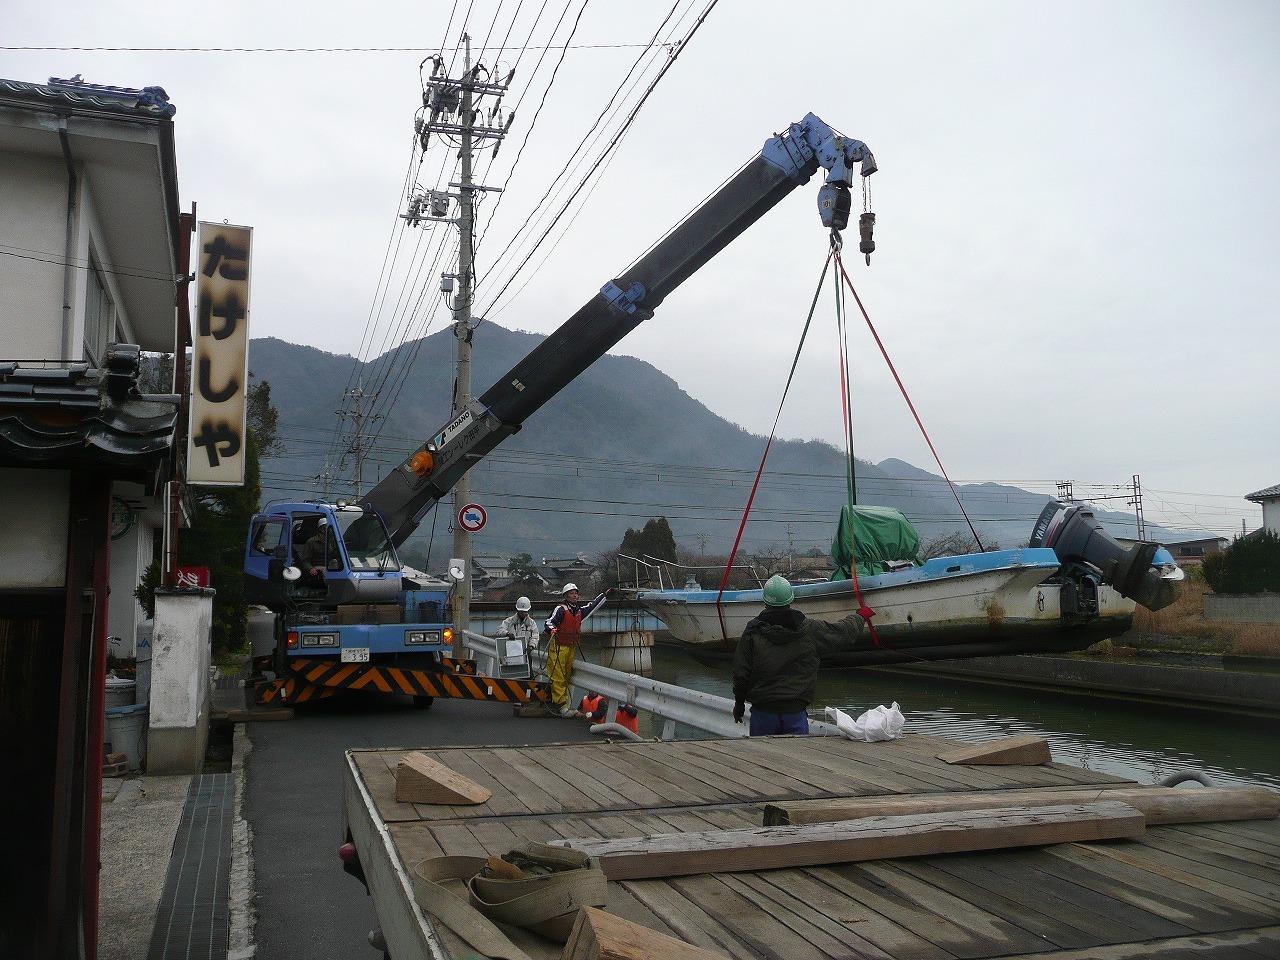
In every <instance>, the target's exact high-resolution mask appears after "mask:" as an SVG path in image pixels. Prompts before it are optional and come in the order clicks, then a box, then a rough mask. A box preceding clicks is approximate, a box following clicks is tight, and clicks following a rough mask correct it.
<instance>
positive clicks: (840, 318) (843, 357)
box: [831, 230, 882, 647]
mask: <svg viewBox="0 0 1280 960" xmlns="http://www.w3.org/2000/svg"><path fill="white" fill-rule="evenodd" d="M840 248H841V243H840V234H838V233H837V232H835V231H834V230H833V231H832V232H831V255H832V256H833V257H834V258H835V259H836V262H837V263H839V262H840ZM835 296H836V331H837V334H838V336H837V339H838V340H839V342H840V347H839V352H840V400H841V406H842V408H843V409H842V411H841V412H842V414H843V417H844V442H845V497H846V499H847V503H846V507H845V510H844V511H843V512H842V515H841V517H840V526H839V527H838V528H837V533H836V536H838V537H843V536H846V522H845V521H846V520H847V521H848V523H847V536H848V543H849V579H850V580H851V581H853V595H854V597H855V598H857V601H858V610H857V613H858V616H860V617H862V620H863V622H864V623H866V625H867V630H868V631H869V632H870V634H871V640H872V642H873V643H874V644H875V645H876V646H877V647H879V646H882V644H881V643H880V637H879V635H878V634H877V633H876V627H875V624H874V623H872V622H871V618H872V617H874V616H875V615H876V612H875V611H874V610H872V609H871V608H870V607H869V606H867V602H866V600H864V599H863V598H862V585H861V584H860V583H859V582H858V551H857V549H856V548H857V540H856V538H855V537H854V531H853V508H854V505H855V504H857V502H858V485H857V475H856V472H855V470H854V463H855V461H854V455H853V402H852V396H853V391H852V390H851V389H850V383H851V381H850V378H849V329H848V324H847V323H846V321H845V309H844V288H843V287H841V285H840V283H839V282H838V281H837V283H836V285H835Z"/></svg>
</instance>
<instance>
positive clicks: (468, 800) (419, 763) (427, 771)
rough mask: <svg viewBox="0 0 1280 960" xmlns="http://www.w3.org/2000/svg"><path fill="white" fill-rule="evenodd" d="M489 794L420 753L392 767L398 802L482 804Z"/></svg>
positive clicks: (410, 754) (408, 756)
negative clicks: (394, 768)
mask: <svg viewBox="0 0 1280 960" xmlns="http://www.w3.org/2000/svg"><path fill="white" fill-rule="evenodd" d="M491 796H493V791H492V790H490V789H489V788H488V787H482V786H480V784H478V783H476V782H475V781H474V780H469V779H467V778H466V777H464V776H463V775H462V774H460V773H458V772H456V771H454V770H450V769H449V768H448V767H446V766H445V765H444V764H443V763H440V762H439V761H437V760H432V759H431V758H430V757H428V756H427V755H426V754H423V753H407V754H405V756H404V759H402V760H401V761H400V762H399V763H398V764H396V799H397V800H399V801H401V802H402V803H448V804H475V803H484V802H485V801H486V800H488V799H489V798H490V797H491Z"/></svg>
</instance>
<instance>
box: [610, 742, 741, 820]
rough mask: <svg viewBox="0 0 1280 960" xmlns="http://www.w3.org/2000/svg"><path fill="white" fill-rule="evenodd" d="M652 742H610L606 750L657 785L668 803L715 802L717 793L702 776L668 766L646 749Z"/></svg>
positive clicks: (646, 780) (650, 782) (647, 780)
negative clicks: (709, 787)
mask: <svg viewBox="0 0 1280 960" xmlns="http://www.w3.org/2000/svg"><path fill="white" fill-rule="evenodd" d="M648 746H649V744H647V743H645V744H634V745H632V744H610V745H609V747H608V748H606V751H605V752H606V753H608V754H609V755H610V756H611V757H615V756H616V757H617V758H618V760H619V761H620V762H622V763H625V764H626V765H627V767H628V768H629V769H630V770H631V771H633V773H634V774H635V775H636V776H638V777H642V778H643V779H644V781H645V782H646V783H648V784H650V785H651V786H654V787H656V788H657V789H658V792H659V793H661V794H662V795H663V797H665V798H666V799H667V801H668V803H679V804H682V805H692V804H701V803H713V802H715V794H714V793H713V792H712V791H709V790H708V789H707V784H706V782H705V781H703V780H700V779H699V778H698V777H696V776H694V775H693V774H692V773H691V772H690V771H688V770H680V769H678V768H676V767H670V766H666V765H664V764H662V763H659V762H658V761H657V760H656V759H654V757H653V755H652V753H651V752H650V751H649V750H647V749H645V748H647V747H648Z"/></svg>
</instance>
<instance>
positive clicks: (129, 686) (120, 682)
mask: <svg viewBox="0 0 1280 960" xmlns="http://www.w3.org/2000/svg"><path fill="white" fill-rule="evenodd" d="M137 689H138V685H137V683H136V682H134V681H133V680H129V679H127V678H125V677H107V706H108V707H131V706H133V700H134V695H135V693H136V691H137Z"/></svg>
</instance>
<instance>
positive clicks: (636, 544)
mask: <svg viewBox="0 0 1280 960" xmlns="http://www.w3.org/2000/svg"><path fill="white" fill-rule="evenodd" d="M618 552H619V553H621V554H623V555H624V556H628V557H635V558H637V559H640V560H665V561H667V562H669V563H675V561H676V535H675V534H674V533H672V532H671V524H669V523H668V522H667V518H666V517H658V518H657V519H656V520H650V521H648V522H647V523H646V524H645V525H644V527H643V528H642V529H640V530H632V529H630V528H628V529H627V532H626V533H624V534H623V535H622V545H621V546H620V547H618Z"/></svg>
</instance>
